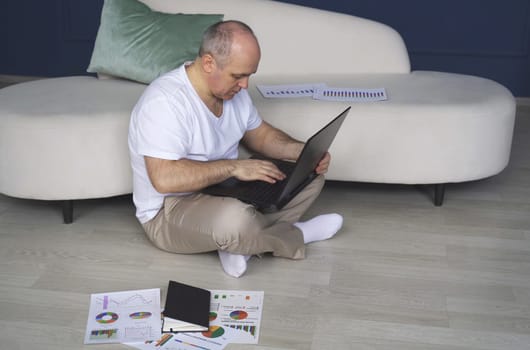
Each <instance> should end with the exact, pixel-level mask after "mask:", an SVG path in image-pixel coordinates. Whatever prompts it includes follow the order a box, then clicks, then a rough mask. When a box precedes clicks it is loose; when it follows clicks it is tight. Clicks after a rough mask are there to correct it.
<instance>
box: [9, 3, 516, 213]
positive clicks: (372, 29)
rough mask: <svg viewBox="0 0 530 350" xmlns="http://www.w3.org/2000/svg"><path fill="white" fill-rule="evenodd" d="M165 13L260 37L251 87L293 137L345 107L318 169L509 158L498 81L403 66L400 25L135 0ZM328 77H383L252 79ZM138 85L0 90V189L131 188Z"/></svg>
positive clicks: (340, 176) (432, 170)
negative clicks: (336, 98)
mask: <svg viewBox="0 0 530 350" xmlns="http://www.w3.org/2000/svg"><path fill="white" fill-rule="evenodd" d="M144 2H145V3H146V4H148V5H149V6H150V7H151V8H153V9H155V10H158V11H162V12H171V13H178V12H182V13H222V14H224V15H225V19H239V20H243V21H245V22H246V23H248V24H249V25H250V26H251V27H252V28H253V29H254V30H255V32H256V34H257V36H258V37H259V40H260V43H261V46H262V51H263V53H262V61H261V63H260V67H259V71H258V73H257V74H256V75H255V77H253V79H252V80H251V83H252V85H251V86H250V87H249V92H250V94H251V95H252V97H253V99H254V101H255V103H256V105H257V107H258V110H259V112H260V113H261V115H262V117H263V118H264V119H265V120H267V121H269V122H271V123H272V124H274V125H276V126H278V127H280V128H283V129H285V130H287V131H288V132H290V133H291V134H293V135H294V136H295V137H298V138H300V139H306V138H307V137H308V136H309V135H311V134H312V133H313V132H314V131H316V130H317V129H318V128H320V127H321V126H322V125H324V124H325V123H326V122H327V121H329V120H330V119H331V118H332V117H333V116H334V115H336V114H338V113H339V112H340V111H341V110H342V109H343V108H344V107H346V106H347V105H351V106H352V110H351V112H350V114H349V116H348V119H347V120H346V122H345V123H344V125H343V128H342V129H341V131H340V133H339V135H338V136H337V139H336V140H335V142H334V144H333V146H332V148H331V153H332V156H333V163H332V166H331V168H330V171H329V174H328V179H331V180H340V181H361V182H379V183H396V184H433V185H436V186H435V188H436V192H435V193H436V195H435V204H436V205H441V204H442V201H443V194H444V184H447V183H454V182H463V181H471V180H477V179H481V178H485V177H489V176H492V175H495V174H497V173H499V172H500V171H502V170H503V169H504V168H505V167H506V165H507V164H508V161H509V156H510V149H511V142H512V134H513V127H514V120H515V100H514V98H513V96H512V95H511V94H510V92H509V91H508V90H507V89H506V88H504V87H503V86H501V85H499V84H498V83H496V82H493V81H491V80H488V79H483V78H478V77H473V76H466V75H458V74H449V73H441V72H427V71H415V72H411V71H410V62H409V57H408V54H407V50H406V47H405V44H404V42H403V40H402V38H401V36H400V35H399V34H398V33H397V32H396V31H394V30H393V29H391V28H389V27H388V26H385V25H383V24H380V23H376V22H373V21H369V20H366V19H362V18H358V17H354V16H349V15H344V14H338V13H332V12H327V11H322V10H317V9H312V8H306V7H301V6H297V5H291V4H285V3H278V2H274V1H268V0H180V1H165V0H144ZM295 83H297V84H298V83H326V84H327V85H329V86H333V87H354V88H372V87H374V88H385V89H386V91H387V94H388V100H387V101H383V102H370V103H344V102H330V101H317V100H313V99H311V98H298V99H265V98H263V97H262V96H261V94H260V93H259V92H258V90H257V89H256V87H255V85H256V84H295ZM144 88H145V86H144V85H142V84H138V83H134V82H130V81H125V80H115V79H96V78H93V77H64V78H55V79H46V80H39V81H33V82H27V83H22V84H18V85H14V86H10V87H7V88H4V89H2V90H0V192H1V193H4V194H6V195H9V196H13V197H20V198H33V199H42V200H63V201H65V202H64V203H65V211H64V219H65V222H71V221H72V218H73V217H72V206H71V205H72V200H77V199H88V198H100V197H109V196H115V195H121V194H127V193H131V192H132V178H131V171H130V168H129V158H128V157H129V156H128V149H127V130H128V123H129V114H130V112H131V110H132V108H133V106H134V104H135V102H136V100H137V99H138V97H139V96H140V94H141V93H142V91H143V90H144Z"/></svg>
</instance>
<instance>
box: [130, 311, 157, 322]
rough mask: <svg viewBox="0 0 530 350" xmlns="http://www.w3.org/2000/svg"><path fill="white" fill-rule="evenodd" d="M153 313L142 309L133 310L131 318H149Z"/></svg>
mask: <svg viewBox="0 0 530 350" xmlns="http://www.w3.org/2000/svg"><path fill="white" fill-rule="evenodd" d="M151 315H152V314H151V313H150V312H147V311H140V312H133V313H132V314H130V315H129V317H130V318H132V319H133V320H141V319H142V318H149V317H151Z"/></svg>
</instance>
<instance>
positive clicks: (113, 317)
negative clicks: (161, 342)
mask: <svg viewBox="0 0 530 350" xmlns="http://www.w3.org/2000/svg"><path fill="white" fill-rule="evenodd" d="M161 328H162V322H161V319H160V289H159V288H156V289H143V290H133V291H124V292H113V293H99V294H92V295H91V296H90V309H89V312H88V320H87V327H86V332H85V344H103V343H124V342H139V341H146V340H153V339H159V338H160V336H161Z"/></svg>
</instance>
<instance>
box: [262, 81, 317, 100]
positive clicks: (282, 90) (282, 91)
mask: <svg viewBox="0 0 530 350" xmlns="http://www.w3.org/2000/svg"><path fill="white" fill-rule="evenodd" d="M325 86H326V84H322V83H317V84H290V85H257V88H258V90H259V92H261V94H262V95H263V97H265V98H295V97H313V95H314V94H315V93H316V92H317V90H318V89H319V88H324V87H325Z"/></svg>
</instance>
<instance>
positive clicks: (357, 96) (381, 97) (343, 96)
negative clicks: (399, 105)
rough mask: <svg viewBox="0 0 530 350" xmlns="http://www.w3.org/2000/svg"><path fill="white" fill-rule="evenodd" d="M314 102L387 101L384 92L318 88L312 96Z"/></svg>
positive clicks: (381, 89)
mask: <svg viewBox="0 0 530 350" xmlns="http://www.w3.org/2000/svg"><path fill="white" fill-rule="evenodd" d="M313 98H314V99H315V100H326V101H347V102H375V101H385V100H387V96H386V90H385V89H384V88H378V89H354V88H331V87H327V86H326V87H319V88H318V89H317V91H316V92H315V94H314V95H313Z"/></svg>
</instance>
